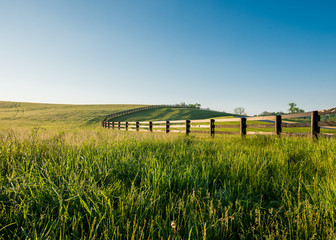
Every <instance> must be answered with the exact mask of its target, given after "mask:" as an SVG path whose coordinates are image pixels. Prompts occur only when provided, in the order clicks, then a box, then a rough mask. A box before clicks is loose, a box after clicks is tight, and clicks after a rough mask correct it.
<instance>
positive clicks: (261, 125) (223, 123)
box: [102, 108, 336, 138]
mask: <svg viewBox="0 0 336 240" xmlns="http://www.w3.org/2000/svg"><path fill="white" fill-rule="evenodd" d="M335 113H336V108H332V109H325V110H321V111H313V112H305V113H297V114H289V115H277V116H266V117H249V118H244V117H243V118H225V119H200V120H173V121H141V122H139V121H136V122H113V121H105V120H104V121H103V122H102V126H103V127H104V128H111V129H118V130H123V131H149V132H162V133H184V134H186V135H189V134H209V135H210V136H212V137H214V136H215V134H237V135H241V136H246V135H255V134H262V135H280V134H281V135H295V136H308V135H311V136H312V137H313V138H317V137H318V136H322V135H323V136H327V137H334V136H336V122H335V121H321V117H320V116H322V115H326V114H335ZM302 119H303V120H302ZM300 120H301V121H300ZM293 121H294V122H293ZM293 128H294V130H293ZM295 128H296V129H300V130H301V131H296V130H295ZM308 128H309V129H308ZM321 128H326V129H329V132H331V133H321ZM287 129H292V130H290V131H288V130H287ZM307 130H309V131H307Z"/></svg>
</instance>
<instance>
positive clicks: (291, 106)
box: [288, 103, 304, 113]
mask: <svg viewBox="0 0 336 240" xmlns="http://www.w3.org/2000/svg"><path fill="white" fill-rule="evenodd" d="M288 105H289V108H288V112H289V113H301V112H304V110H303V109H300V108H298V107H297V105H296V103H289V104H288Z"/></svg>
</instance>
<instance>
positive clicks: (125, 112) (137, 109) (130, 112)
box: [101, 105, 194, 127]
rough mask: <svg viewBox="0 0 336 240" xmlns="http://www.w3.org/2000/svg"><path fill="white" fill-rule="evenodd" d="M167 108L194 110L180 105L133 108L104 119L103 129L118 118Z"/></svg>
mask: <svg viewBox="0 0 336 240" xmlns="http://www.w3.org/2000/svg"><path fill="white" fill-rule="evenodd" d="M167 107H169V108H194V107H189V106H180V105H150V106H146V107H139V108H133V109H129V110H125V111H122V112H117V113H112V114H109V115H107V116H105V117H104V119H103V121H102V122H101V124H102V127H104V124H106V122H107V120H112V119H113V118H116V117H121V116H125V115H127V114H132V113H136V112H141V111H146V110H149V109H155V108H167Z"/></svg>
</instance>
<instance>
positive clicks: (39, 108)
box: [0, 101, 145, 127]
mask: <svg viewBox="0 0 336 240" xmlns="http://www.w3.org/2000/svg"><path fill="white" fill-rule="evenodd" d="M142 106H145V105H126V104H106V105H70V104H41V103H20V102H2V101H0V127H10V126H11V127H14V126H40V127H51V126H70V127H71V126H87V125H94V126H95V125H96V126H99V122H100V121H101V120H102V119H103V117H104V116H106V115H108V114H110V113H114V112H119V111H124V110H127V109H132V108H137V107H142Z"/></svg>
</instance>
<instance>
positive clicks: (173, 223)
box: [170, 221, 176, 229]
mask: <svg viewBox="0 0 336 240" xmlns="http://www.w3.org/2000/svg"><path fill="white" fill-rule="evenodd" d="M170 225H171V226H172V228H174V229H175V228H176V222H175V221H172V222H171V224H170Z"/></svg>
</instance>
